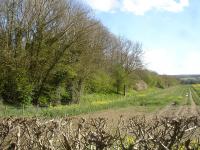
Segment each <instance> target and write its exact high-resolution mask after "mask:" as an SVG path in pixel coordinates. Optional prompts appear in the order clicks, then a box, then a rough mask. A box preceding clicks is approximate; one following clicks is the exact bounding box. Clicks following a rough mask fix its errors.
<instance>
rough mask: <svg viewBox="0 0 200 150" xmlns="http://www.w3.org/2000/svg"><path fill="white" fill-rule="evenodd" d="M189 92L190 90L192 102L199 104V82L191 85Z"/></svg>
mask: <svg viewBox="0 0 200 150" xmlns="http://www.w3.org/2000/svg"><path fill="white" fill-rule="evenodd" d="M191 92H192V96H193V99H194V102H195V103H196V104H197V105H200V84H194V85H192V88H191Z"/></svg>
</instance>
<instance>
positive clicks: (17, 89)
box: [1, 71, 33, 105]
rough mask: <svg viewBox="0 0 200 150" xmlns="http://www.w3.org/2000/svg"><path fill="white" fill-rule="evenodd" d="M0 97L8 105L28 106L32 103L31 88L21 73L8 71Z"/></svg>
mask: <svg viewBox="0 0 200 150" xmlns="http://www.w3.org/2000/svg"><path fill="white" fill-rule="evenodd" d="M3 81H4V82H3V84H2V91H1V96H2V98H3V101H4V102H5V103H8V104H15V105H28V104H30V103H31V101H32V94H33V93H32V91H33V87H32V85H31V84H30V83H29V82H28V79H27V77H26V76H25V74H24V73H23V72H22V71H21V74H19V73H18V72H17V71H9V73H8V74H6V77H5V78H4V80H3Z"/></svg>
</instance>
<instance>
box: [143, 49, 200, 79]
mask: <svg viewBox="0 0 200 150" xmlns="http://www.w3.org/2000/svg"><path fill="white" fill-rule="evenodd" d="M184 53H185V54H183V55H182V56H181V58H180V56H177V54H176V53H175V51H170V50H165V49H157V50H146V52H145V58H144V59H145V62H146V63H147V68H148V69H150V70H153V71H156V72H158V73H160V74H171V75H174V74H200V68H199V64H200V59H199V57H200V51H187V52H184Z"/></svg>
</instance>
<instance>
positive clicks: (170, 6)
mask: <svg viewBox="0 0 200 150" xmlns="http://www.w3.org/2000/svg"><path fill="white" fill-rule="evenodd" d="M85 1H86V2H87V3H88V4H89V5H90V6H91V7H92V8H93V9H95V10H98V11H107V12H109V11H113V10H114V9H116V10H121V11H126V12H132V13H134V14H135V15H144V14H145V13H146V12H148V11H151V10H153V9H156V10H159V11H169V12H180V11H182V10H183V9H184V8H185V7H187V6H188V5H189V0H179V1H177V0H85Z"/></svg>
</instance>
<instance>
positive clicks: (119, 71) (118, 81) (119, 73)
mask: <svg viewBox="0 0 200 150" xmlns="http://www.w3.org/2000/svg"><path fill="white" fill-rule="evenodd" d="M112 78H113V80H114V83H113V86H114V87H115V89H116V92H117V93H119V92H120V91H121V90H122V89H123V87H124V85H125V84H126V80H127V74H126V72H125V70H124V68H123V67H122V66H121V65H120V64H116V65H115V66H114V67H113V70H112Z"/></svg>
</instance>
